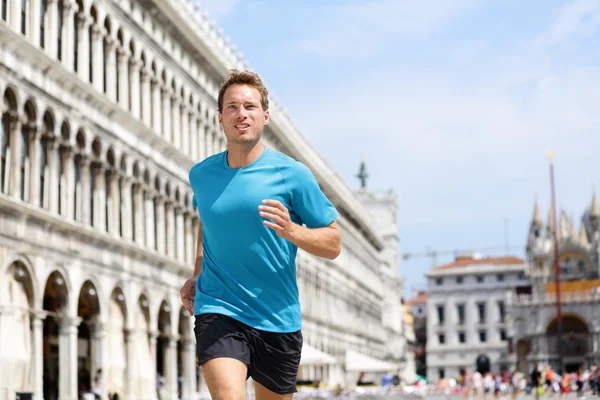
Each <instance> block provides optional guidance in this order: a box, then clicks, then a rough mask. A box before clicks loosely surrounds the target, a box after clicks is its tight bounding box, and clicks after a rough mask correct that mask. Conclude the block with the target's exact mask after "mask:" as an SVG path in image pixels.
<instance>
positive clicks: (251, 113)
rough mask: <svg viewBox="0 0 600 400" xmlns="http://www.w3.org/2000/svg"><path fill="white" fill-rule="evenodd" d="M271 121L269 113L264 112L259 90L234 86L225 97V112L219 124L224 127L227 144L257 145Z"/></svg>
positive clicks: (220, 117)
mask: <svg viewBox="0 0 600 400" xmlns="http://www.w3.org/2000/svg"><path fill="white" fill-rule="evenodd" d="M268 121H269V111H264V110H263V108H262V105H261V101H260V93H259V91H258V90H257V89H255V88H253V87H251V86H248V85H233V86H230V87H229V88H227V90H226V91H225V94H224V95H223V111H222V112H221V113H219V123H220V124H221V125H222V126H223V131H224V132H225V137H227V142H229V143H235V144H238V145H253V144H256V143H257V142H258V141H259V140H260V137H261V135H262V131H263V129H264V127H265V124H266V123H267V122H268Z"/></svg>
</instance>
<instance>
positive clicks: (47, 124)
mask: <svg viewBox="0 0 600 400" xmlns="http://www.w3.org/2000/svg"><path fill="white" fill-rule="evenodd" d="M41 133H42V135H45V136H50V137H53V136H55V135H56V118H55V117H54V112H53V111H52V109H50V108H48V109H46V111H45V112H44V118H43V130H42V132H41Z"/></svg>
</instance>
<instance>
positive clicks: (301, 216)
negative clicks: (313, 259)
mask: <svg viewBox="0 0 600 400" xmlns="http://www.w3.org/2000/svg"><path fill="white" fill-rule="evenodd" d="M218 107H219V124H220V125H221V126H222V128H223V131H224V132H225V136H226V138H227V150H226V151H225V152H222V153H219V154H215V155H213V156H211V157H208V158H207V159H205V160H204V161H202V162H200V163H197V164H196V165H194V166H193V167H192V169H191V170H190V174H189V179H190V185H191V187H192V190H193V192H194V198H193V203H194V205H195V206H196V207H197V208H198V213H199V215H200V226H199V227H198V245H197V246H198V247H197V256H196V264H195V268H194V275H193V276H192V277H191V278H190V279H188V280H187V281H186V282H185V284H184V285H183V287H182V289H181V291H180V293H181V300H182V302H183V304H184V306H185V307H186V309H187V310H188V312H189V313H190V315H195V328H194V330H195V334H196V343H197V344H196V346H197V347H196V355H197V360H198V363H199V364H200V365H202V370H203V373H204V377H205V379H206V383H207V386H208V390H209V391H210V394H211V397H212V398H213V399H214V400H223V399H227V400H231V399H244V398H245V392H246V388H245V386H246V380H247V379H248V377H252V379H253V380H254V381H255V390H256V398H257V400H271V399H273V400H275V399H291V397H292V395H293V393H294V392H296V377H297V373H298V366H299V363H300V355H301V351H302V333H301V326H302V318H301V312H300V303H299V300H298V286H297V282H296V253H297V250H298V248H301V249H303V250H305V251H307V252H308V253H310V254H313V255H315V256H319V257H324V258H328V259H334V258H336V257H337V256H338V255H339V254H340V251H341V243H340V233H339V230H338V228H337V225H336V222H335V219H336V218H337V216H338V212H337V211H336V209H335V208H334V206H333V205H332V204H331V202H330V201H329V200H328V199H327V197H326V196H325V195H324V194H323V192H322V191H321V189H320V188H319V184H318V183H317V181H316V179H315V177H314V176H313V174H312V173H311V171H310V170H309V169H308V168H307V167H306V166H305V165H303V164H301V163H300V162H297V161H295V160H294V159H292V158H290V157H288V156H286V155H284V154H282V153H279V152H277V151H274V150H271V149H268V148H265V147H264V145H263V144H262V142H261V136H262V133H263V129H264V127H265V125H266V124H268V123H269V110H268V108H269V102H268V92H267V89H266V88H265V87H264V85H263V83H262V81H261V79H260V77H259V76H258V75H257V74H255V73H251V72H248V71H245V72H240V71H236V70H233V71H231V73H230V75H229V77H228V79H227V80H226V81H225V83H224V84H223V85H222V86H221V89H220V91H219V96H218Z"/></svg>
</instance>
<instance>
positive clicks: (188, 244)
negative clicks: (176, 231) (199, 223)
mask: <svg viewBox="0 0 600 400" xmlns="http://www.w3.org/2000/svg"><path fill="white" fill-rule="evenodd" d="M183 229H184V230H185V237H184V240H185V263H186V264H189V265H194V233H193V232H192V216H191V215H190V213H189V212H186V213H185V214H184V228H183Z"/></svg>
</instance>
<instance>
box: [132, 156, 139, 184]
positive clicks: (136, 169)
mask: <svg viewBox="0 0 600 400" xmlns="http://www.w3.org/2000/svg"><path fill="white" fill-rule="evenodd" d="M131 175H132V176H133V179H135V180H136V181H139V180H140V164H139V163H138V162H137V161H134V162H133V167H132V171H131Z"/></svg>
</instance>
